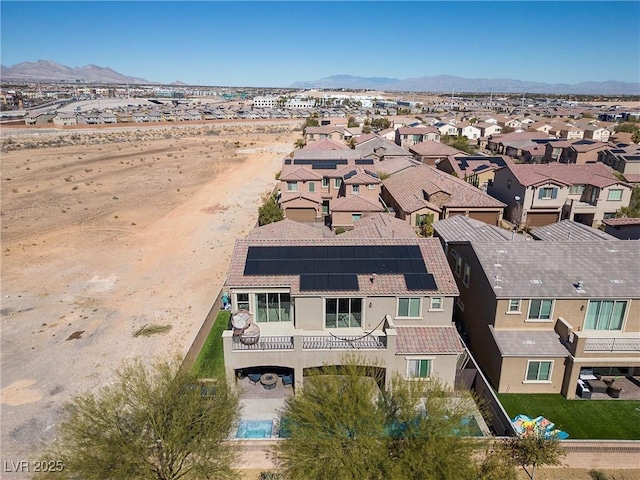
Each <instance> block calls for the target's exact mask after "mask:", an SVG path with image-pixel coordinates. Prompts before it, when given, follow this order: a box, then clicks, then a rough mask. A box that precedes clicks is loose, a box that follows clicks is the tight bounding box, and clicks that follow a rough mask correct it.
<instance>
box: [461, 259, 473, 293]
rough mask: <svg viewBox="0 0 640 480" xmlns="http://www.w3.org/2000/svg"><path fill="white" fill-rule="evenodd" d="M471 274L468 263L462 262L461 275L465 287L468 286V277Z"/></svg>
mask: <svg viewBox="0 0 640 480" xmlns="http://www.w3.org/2000/svg"><path fill="white" fill-rule="evenodd" d="M470 276H471V267H470V266H469V264H467V263H465V264H464V277H462V283H464V284H465V285H466V286H467V287H468V286H469V277H470Z"/></svg>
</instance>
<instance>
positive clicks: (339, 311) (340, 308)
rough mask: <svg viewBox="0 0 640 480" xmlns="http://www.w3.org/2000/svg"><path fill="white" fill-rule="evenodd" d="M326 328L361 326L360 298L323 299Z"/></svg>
mask: <svg viewBox="0 0 640 480" xmlns="http://www.w3.org/2000/svg"><path fill="white" fill-rule="evenodd" d="M324 324H325V327H326V328H349V327H361V326H362V299H361V298H327V299H325V317H324Z"/></svg>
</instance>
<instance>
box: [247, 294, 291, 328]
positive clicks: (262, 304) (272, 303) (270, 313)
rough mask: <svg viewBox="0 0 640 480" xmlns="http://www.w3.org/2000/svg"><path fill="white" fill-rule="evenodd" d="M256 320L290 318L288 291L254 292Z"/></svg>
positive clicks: (266, 320) (283, 320)
mask: <svg viewBox="0 0 640 480" xmlns="http://www.w3.org/2000/svg"><path fill="white" fill-rule="evenodd" d="M256 306H257V308H256V312H255V314H256V315H255V318H256V322H288V321H290V320H291V296H290V295H289V294H288V293H256Z"/></svg>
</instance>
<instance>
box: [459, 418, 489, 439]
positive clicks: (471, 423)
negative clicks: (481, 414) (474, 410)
mask: <svg viewBox="0 0 640 480" xmlns="http://www.w3.org/2000/svg"><path fill="white" fill-rule="evenodd" d="M462 425H464V426H465V427H467V428H468V430H469V435H470V436H472V437H484V433H482V429H481V428H480V425H478V421H477V420H476V419H475V417H473V416H470V417H465V418H463V419H462Z"/></svg>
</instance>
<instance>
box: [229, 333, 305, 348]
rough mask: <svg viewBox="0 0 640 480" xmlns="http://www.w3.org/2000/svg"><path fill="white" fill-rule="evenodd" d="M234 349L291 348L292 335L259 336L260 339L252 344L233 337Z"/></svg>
mask: <svg viewBox="0 0 640 480" xmlns="http://www.w3.org/2000/svg"><path fill="white" fill-rule="evenodd" d="M233 349H234V350H293V337H291V336H284V335H279V336H273V337H260V339H259V340H258V341H257V342H256V343H254V344H252V345H246V344H244V343H242V342H240V341H239V340H237V338H236V339H234V342H233Z"/></svg>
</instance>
